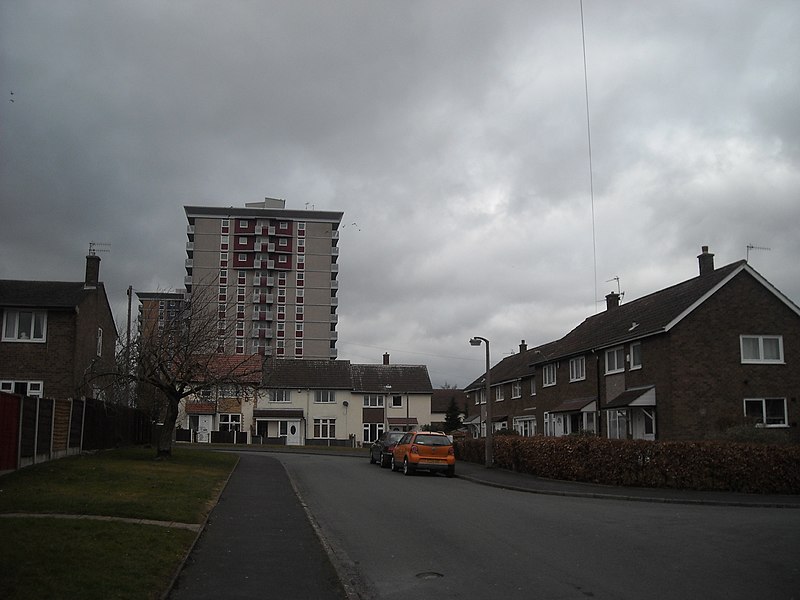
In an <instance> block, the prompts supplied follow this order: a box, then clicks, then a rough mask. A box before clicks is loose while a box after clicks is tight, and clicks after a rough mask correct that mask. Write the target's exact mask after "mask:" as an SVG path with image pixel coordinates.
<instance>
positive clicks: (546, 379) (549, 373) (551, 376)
mask: <svg viewBox="0 0 800 600" xmlns="http://www.w3.org/2000/svg"><path fill="white" fill-rule="evenodd" d="M555 384H556V364H555V363H550V364H549V365H545V366H544V367H542V386H544V387H548V386H550V385H555Z"/></svg>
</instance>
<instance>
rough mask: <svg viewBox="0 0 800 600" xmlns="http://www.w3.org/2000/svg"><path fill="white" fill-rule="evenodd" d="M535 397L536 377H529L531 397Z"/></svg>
mask: <svg viewBox="0 0 800 600" xmlns="http://www.w3.org/2000/svg"><path fill="white" fill-rule="evenodd" d="M535 395H536V375H534V376H533V377H531V396H535Z"/></svg>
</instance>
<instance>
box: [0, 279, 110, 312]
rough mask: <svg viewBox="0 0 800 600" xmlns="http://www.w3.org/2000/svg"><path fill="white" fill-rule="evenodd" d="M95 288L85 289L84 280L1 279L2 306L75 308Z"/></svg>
mask: <svg viewBox="0 0 800 600" xmlns="http://www.w3.org/2000/svg"><path fill="white" fill-rule="evenodd" d="M94 291H95V290H94V289H90V290H87V289H84V283H83V282H82V281H19V280H14V279H2V280H0V306H19V307H26V308H37V307H40V308H64V309H67V308H74V307H76V306H78V305H79V304H80V303H81V301H82V300H83V298H84V297H85V296H86V294H88V293H94Z"/></svg>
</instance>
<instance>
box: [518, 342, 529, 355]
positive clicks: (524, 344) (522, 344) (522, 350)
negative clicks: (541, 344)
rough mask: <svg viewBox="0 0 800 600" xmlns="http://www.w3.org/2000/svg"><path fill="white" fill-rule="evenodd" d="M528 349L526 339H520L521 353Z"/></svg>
mask: <svg viewBox="0 0 800 600" xmlns="http://www.w3.org/2000/svg"><path fill="white" fill-rule="evenodd" d="M527 349H528V344H526V343H525V340H520V343H519V353H520V354H522V353H523V352H525V351H526V350H527Z"/></svg>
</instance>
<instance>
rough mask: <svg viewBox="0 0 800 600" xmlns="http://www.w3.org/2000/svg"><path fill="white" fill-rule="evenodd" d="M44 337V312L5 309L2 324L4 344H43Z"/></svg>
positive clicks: (45, 328) (45, 320)
mask: <svg viewBox="0 0 800 600" xmlns="http://www.w3.org/2000/svg"><path fill="white" fill-rule="evenodd" d="M46 337H47V312H46V311H44V310H8V309H6V311H5V314H4V322H3V341H4V342H44V341H45V340H46Z"/></svg>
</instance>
